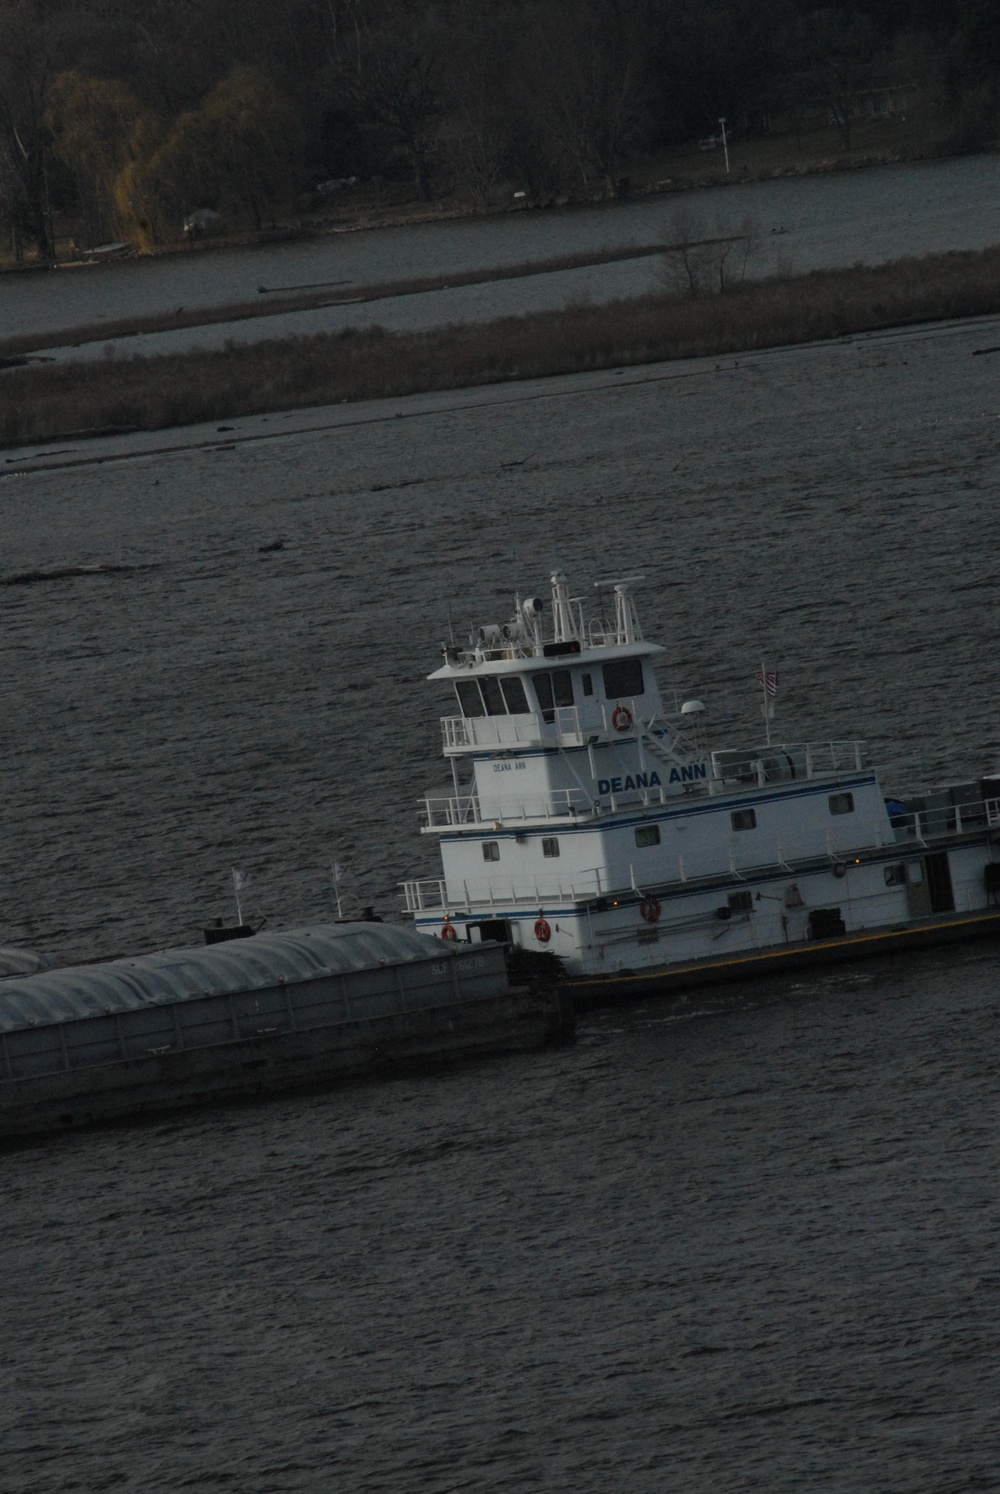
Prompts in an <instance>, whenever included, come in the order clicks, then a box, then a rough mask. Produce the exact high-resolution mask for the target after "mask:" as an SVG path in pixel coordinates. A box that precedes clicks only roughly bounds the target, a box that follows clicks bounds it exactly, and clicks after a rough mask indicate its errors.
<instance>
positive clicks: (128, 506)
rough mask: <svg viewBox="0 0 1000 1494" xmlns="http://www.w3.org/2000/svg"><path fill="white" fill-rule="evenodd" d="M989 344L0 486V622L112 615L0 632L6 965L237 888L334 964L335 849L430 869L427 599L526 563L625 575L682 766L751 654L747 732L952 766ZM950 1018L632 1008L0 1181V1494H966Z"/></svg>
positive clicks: (833, 995)
mask: <svg viewBox="0 0 1000 1494" xmlns="http://www.w3.org/2000/svg"><path fill="white" fill-rule="evenodd" d="M998 344H1000V325H998V324H997V323H996V322H993V323H988V322H987V323H982V324H978V325H973V326H963V327H952V328H941V329H932V330H929V331H928V330H917V331H915V332H910V333H906V334H899V335H891V336H884V337H879V338H870V339H863V340H858V341H854V342H847V343H843V344H838V345H836V346H832V347H826V348H816V349H798V350H793V351H789V352H776V353H773V354H768V355H765V356H761V357H758V358H747V359H740V360H739V361H738V362H736V361H734V360H731V359H730V360H726V361H724V362H723V363H721V364H719V365H716V364H715V363H714V362H713V361H712V360H706V361H702V362H698V363H690V364H684V365H673V366H663V367H659V368H651V369H646V370H629V371H628V372H627V373H626V374H623V375H622V376H621V377H616V376H615V375H614V374H613V373H612V374H602V375H600V376H581V377H577V378H574V379H567V380H560V381H547V382H545V383H538V384H534V385H523V386H517V387H510V388H504V389H497V390H479V391H475V392H472V393H469V394H461V393H459V394H454V395H439V396H433V397H428V398H424V399H419V400H409V401H398V402H392V403H388V404H386V405H370V406H367V407H354V408H351V409H350V410H348V409H347V408H346V407H344V408H342V409H340V410H334V411H314V412H305V413H302V414H298V415H296V416H294V417H289V418H287V419H284V418H278V417H272V418H271V419H270V420H262V419H257V420H253V421H249V420H248V421H246V422H234V428H233V429H232V430H226V431H224V432H219V431H217V430H216V429H215V428H214V427H211V428H204V429H200V430H197V431H191V432H186V433H173V434H171V435H170V436H158V437H151V438H142V439H139V438H134V439H130V440H126V441H120V442H118V443H116V444H110V445H106V446H104V447H101V448H91V447H88V448H86V449H84V450H78V451H77V452H73V451H71V450H69V449H68V448H51V449H50V450H49V451H48V452H47V453H40V454H36V455H28V456H25V454H24V453H16V454H8V457H9V459H8V460H6V461H3V463H2V465H0V470H2V471H4V472H5V473H7V474H8V475H6V476H5V477H4V479H3V480H2V481H0V502H2V504H3V512H4V525H3V545H2V551H0V580H3V579H7V580H8V581H9V580H10V579H11V578H12V577H13V576H15V575H17V574H24V573H26V572H30V571H38V570H40V569H44V568H51V567H69V566H81V565H86V564H94V563H99V564H104V565H109V566H110V565H114V566H121V567H125V568H126V569H123V570H120V571H115V572H113V573H112V572H108V573H106V574H103V575H90V576H76V577H66V578H64V579H62V580H48V581H37V580H36V581H34V582H31V583H27V582H21V583H18V584H12V585H4V586H0V610H2V617H3V625H4V626H3V638H4V661H5V687H6V708H5V711H4V713H3V741H2V752H0V804H2V811H0V812H2V816H3V835H2V837H0V869H2V882H3V886H4V889H5V903H4V912H5V933H4V938H5V940H6V941H7V942H15V941H23V942H28V943H34V944H36V945H37V946H39V947H43V948H48V949H51V950H53V951H55V952H56V953H58V954H61V955H63V956H64V957H69V956H72V955H77V956H90V955H96V954H100V953H108V952H113V951H115V950H119V949H136V948H141V947H144V946H147V945H149V944H154V943H161V944H162V943H170V942H182V941H184V940H186V939H195V938H196V937H197V933H198V928H199V926H200V924H201V922H202V921H203V919H205V918H207V917H211V916H214V915H215V914H217V913H226V912H228V911H229V906H230V905H229V901H228V898H229V884H228V873H229V869H230V867H232V866H233V865H239V866H242V867H244V868H246V869H248V870H249V871H250V873H251V876H252V879H253V880H252V882H251V885H250V888H248V893H252V900H251V905H250V911H251V912H252V913H254V914H258V915H265V914H266V915H267V916H268V917H269V918H270V919H271V920H272V922H273V923H275V924H278V925H285V926H289V925H291V924H293V923H295V922H299V921H302V922H305V921H309V920H311V919H318V918H322V917H327V916H329V912H330V908H331V898H330V887H329V872H328V863H329V858H330V856H331V855H332V854H336V855H337V856H338V859H340V860H341V861H343V862H344V863H345V864H346V865H347V867H348V880H347V881H346V882H345V891H346V892H347V895H348V897H349V900H350V902H351V903H352V904H354V905H358V904H361V903H363V902H372V901H374V902H376V903H377V904H378V905H379V906H380V907H381V908H382V909H383V911H386V912H389V911H391V909H392V907H393V906H394V903H393V897H392V894H391V891H390V889H391V888H392V886H393V884H394V883H395V881H396V879H397V878H398V877H400V876H403V875H413V874H415V873H419V872H426V873H429V872H431V871H432V870H433V867H434V861H433V855H432V851H431V848H430V847H428V846H426V845H424V844H423V843H422V842H421V841H420V838H419V837H418V835H417V834H416V831H415V828H414V817H413V801H414V800H415V799H416V797H417V796H418V795H419V794H420V793H421V792H422V791H423V790H424V789H425V788H426V787H427V786H428V785H430V784H433V783H434V782H436V781H440V780H442V779H443V776H444V775H443V773H442V772H441V770H440V769H439V767H438V761H439V760H438V742H437V716H438V715H439V714H440V713H441V711H442V710H443V709H447V702H445V701H442V700H440V699H439V698H438V697H437V696H436V695H435V692H434V690H433V689H432V688H431V687H429V686H426V685H425V684H424V683H423V679H422V676H423V675H424V673H426V672H427V671H428V670H429V669H431V668H433V667H434V665H435V662H436V657H435V655H436V644H437V642H438V640H440V639H441V638H443V637H445V636H446V635H447V603H448V600H449V599H450V600H451V601H452V603H453V610H454V615H455V619H456V625H458V624H459V620H461V621H462V623H464V622H465V620H466V619H467V620H469V621H471V620H473V619H474V620H475V621H476V622H477V623H478V622H483V621H493V620H502V619H503V617H504V616H505V615H506V609H507V605H508V595H509V592H510V591H511V590H512V589H513V587H514V586H515V585H518V584H519V585H520V586H521V587H522V588H530V589H531V590H542V589H544V583H545V575H546V570H547V567H548V566H549V564H550V563H552V562H556V561H558V562H560V563H561V564H563V565H564V566H565V567H566V568H567V569H568V570H569V571H570V573H571V576H572V577H573V578H574V580H575V581H576V582H577V583H578V585H579V587H580V589H581V590H583V588H584V587H585V586H586V585H588V584H589V581H590V580H591V579H592V578H593V577H594V575H596V574H598V573H599V574H601V575H605V576H606V575H609V574H615V573H619V574H620V573H621V572H626V573H634V572H635V571H637V570H640V571H642V572H644V573H645V575H646V576H647V578H648V579H647V582H646V585H645V587H644V588H643V589H642V593H643V597H644V605H643V616H644V620H645V622H646V626H647V631H648V632H649V633H650V634H651V635H652V636H654V637H657V638H659V639H661V640H662V641H663V642H664V643H665V644H666V647H667V653H666V655H665V659H664V665H663V668H662V670H661V674H662V678H663V683H664V684H665V686H667V688H668V689H670V688H672V687H674V686H676V688H677V690H678V692H679V693H680V695H681V696H682V698H683V697H685V696H687V695H690V694H693V693H697V694H698V695H699V696H700V697H701V698H702V699H703V700H705V701H706V702H707V703H708V704H709V706H710V708H711V710H712V712H713V716H714V718H715V720H716V723H717V727H718V730H719V731H720V733H724V734H726V735H729V734H732V733H736V732H741V726H742V723H744V722H746V723H750V722H751V721H752V715H753V711H754V709H755V704H756V702H755V688H754V682H753V672H754V669H755V668H756V667H757V666H758V664H759V660H760V658H761V655H762V652H763V653H765V654H766V656H767V658H768V660H769V662H770V661H773V662H774V663H775V664H776V665H777V667H778V668H779V670H780V675H781V693H780V697H779V710H780V713H781V719H782V721H783V722H784V723H785V724H786V726H787V729H788V731H789V733H790V734H795V735H800V734H804V735H808V736H812V737H814V738H815V737H824V736H837V737H838V738H843V737H845V736H851V735H854V734H865V735H867V736H868V738H869V740H870V741H871V742H872V743H873V748H874V751H875V755H876V757H877V758H879V759H881V760H903V759H918V760H920V761H922V762H923V763H924V764H925V766H926V767H927V768H928V770H929V771H930V772H931V774H932V776H933V773H934V772H935V771H937V772H941V771H944V772H945V773H946V774H947V775H948V776H952V775H953V776H958V775H960V774H964V773H968V772H973V771H977V770H978V769H979V768H981V767H982V766H983V765H994V764H995V763H996V760H997V752H998V726H997V714H996V665H995V658H996V632H997V608H996V601H997V588H998V586H1000V580H998V578H997V575H996V568H995V554H996V551H997V540H998V526H1000V517H998V514H997V508H996V501H995V495H996V492H997V486H998V477H1000V460H998V457H1000V425H998V417H1000V402H998V399H997V384H996V362H995V357H991V356H984V357H973V356H972V354H973V351H974V350H975V349H976V348H980V347H989V346H996V345H998ZM996 356H1000V355H996ZM154 447H160V448H163V450H161V451H160V453H159V454H154V453H153V450H152V448H154ZM102 454H103V455H104V456H106V457H107V458H108V460H106V461H103V462H98V463H96V464H92V465H81V463H83V462H88V461H90V460H91V459H92V458H93V457H94V456H95V455H102ZM514 463H516V464H517V465H512V464H514ZM279 536H280V537H281V538H283V540H284V549H283V550H280V551H272V552H268V553H261V551H260V548H259V547H260V546H262V545H266V544H268V543H269V542H271V541H273V540H274V539H275V538H277V537H279ZM730 717H731V718H733V720H732V721H731V722H728V723H727V721H726V718H730ZM889 776H890V780H892V777H893V775H892V772H891V771H890V775H889ZM996 974H997V964H996V956H995V954H994V953H993V951H992V949H991V948H990V947H989V946H984V947H982V948H975V947H973V948H970V949H967V950H965V951H960V952H958V953H956V952H948V953H936V954H932V955H929V956H925V957H922V958H917V957H913V958H910V959H902V960H898V961H894V962H888V963H886V964H883V965H878V964H875V965H872V966H866V967H859V968H857V969H854V970H848V971H844V972H838V973H836V974H833V975H829V976H819V977H816V978H811V979H809V980H808V981H804V982H801V983H799V984H794V985H793V984H780V985H775V986H774V987H769V986H767V985H764V984H762V985H760V986H758V987H754V988H750V989H749V990H746V991H742V992H739V993H737V994H734V995H729V996H726V997H724V998H723V999H721V1000H717V1001H716V1000H710V999H708V998H707V997H706V998H701V997H699V998H697V999H692V1001H691V1002H690V1003H688V1004H687V1005H686V1006H682V1007H680V1008H669V1007H666V1006H657V1005H656V1003H649V1004H648V1005H646V1006H643V1007H633V1008H630V1009H628V1010H626V1011H623V1012H621V1013H615V1014H603V1015H594V1016H590V1017H588V1018H587V1019H586V1020H585V1021H584V1023H583V1027H582V1032H581V1038H580V1041H579V1043H578V1044H577V1046H576V1047H575V1048H572V1049H568V1050H560V1051H555V1052H550V1053H545V1054H540V1055H529V1056H524V1057H521V1058H515V1059H510V1060H503V1061H499V1062H495V1063H490V1064H484V1065H477V1066H471V1067H469V1068H466V1069H464V1070H461V1071H458V1072H454V1073H451V1074H448V1075H446V1076H440V1077H438V1078H433V1079H431V1078H423V1079H414V1080H406V1081H397V1082H391V1083H385V1084H378V1085H372V1086H368V1087H357V1088H350V1089H341V1090H338V1091H334V1092H332V1093H330V1094H327V1095H320V1096H315V1097H312V1098H308V1099H302V1098H295V1099H283V1100H279V1101H277V1102H272V1103H269V1104H266V1105H262V1106H259V1107H248V1108H245V1109H230V1110H226V1111H220V1112H211V1113H203V1114H200V1115H196V1116H193V1117H182V1118H179V1119H176V1120H172V1121H171V1122H169V1123H168V1124H163V1125H158V1126H148V1127H132V1128H123V1129H120V1130H106V1131H102V1132H97V1133H94V1134H92V1135H81V1136H77V1137H66V1138H60V1139H55V1140H49V1141H45V1142H42V1143H38V1144H36V1145H31V1146H27V1147H24V1148H22V1149H19V1150H15V1151H13V1152H10V1153H9V1154H7V1155H6V1156H5V1157H4V1158H3V1159H0V1179H2V1182H0V1187H2V1190H3V1191H2V1195H0V1197H2V1201H3V1207H2V1210H0V1281H2V1283H3V1286H2V1293H3V1296H2V1302H3V1335H2V1339H0V1363H2V1365H3V1376H2V1380H0V1397H2V1399H0V1487H2V1488H3V1489H5V1490H6V1489H10V1490H12V1491H13V1490H17V1491H18V1494H21V1491H39V1494H43V1491H44V1494H49V1491H57V1490H59V1491H61V1490H70V1489H86V1490H97V1489H103V1488H109V1489H110V1488H119V1489H126V1490H135V1491H140V1490H141V1491H144V1494H147V1491H151V1490H157V1491H161V1490H162V1491H173V1490H176V1489H178V1488H192V1489H204V1490H215V1489H223V1488H235V1489H240V1490H244V1489H246V1490H251V1491H254V1494H256V1491H265V1490H268V1491H269V1490H303V1489H309V1490H312V1489H317V1490H319V1489H327V1488H337V1489H345V1490H347V1489H350V1490H354V1489H365V1490H380V1491H381V1490H385V1491H397V1490H398V1491H411V1490H412V1491H417V1490H421V1491H422V1490H433V1491H445V1490H454V1489H475V1490H486V1489H493V1488H509V1489H511V1490H520V1489H523V1488H528V1487H534V1486H536V1485H537V1486H539V1487H547V1488H553V1489H559V1490H567V1491H569V1490H594V1491H601V1490H607V1489H614V1490H623V1491H624V1490H628V1491H632V1490H641V1491H660V1490H668V1489H669V1490H673V1489H677V1490H684V1491H686V1490H691V1489H695V1490H703V1489H704V1490H715V1489H726V1490H733V1491H736V1490H744V1489H747V1488H754V1487H757V1488H762V1489H768V1490H787V1491H796V1494H797V1491H800V1490H802V1489H823V1490H826V1489H837V1490H871V1489H878V1490H892V1491H904V1490H905V1491H910V1490H914V1491H915V1490H921V1491H923V1490H927V1491H937V1490H945V1489H947V1490H959V1489H963V1490H964V1489H973V1488H989V1487H995V1486H996V1481H997V1476H996V1468H997V1466H998V1458H1000V1428H998V1425H997V1412H996V1405H995V1394H994V1391H993V1384H994V1380H995V1374H996V1370H997V1363H996V1359H997V1342H998V1330H1000V1303H998V1289H1000V1274H998V1271H997V1266H996V1238H997V1224H998V1206H997V1197H996V1176H997V1168H998V1164H1000V1156H998V1142H997V1135H996V1127H995V1115H996V1090H997V1056H996V1055H997V1044H996V1037H997V1012H998V1003H997V991H998V987H997V979H996Z"/></svg>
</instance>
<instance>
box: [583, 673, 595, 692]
mask: <svg viewBox="0 0 1000 1494" xmlns="http://www.w3.org/2000/svg"><path fill="white" fill-rule="evenodd" d="M581 679H582V680H583V693H584V695H593V693H594V681H593V678H592V676H591V675H589V674H584V675H581Z"/></svg>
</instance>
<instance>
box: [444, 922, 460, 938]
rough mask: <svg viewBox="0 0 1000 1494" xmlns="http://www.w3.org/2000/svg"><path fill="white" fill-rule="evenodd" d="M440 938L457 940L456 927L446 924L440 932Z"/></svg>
mask: <svg viewBox="0 0 1000 1494" xmlns="http://www.w3.org/2000/svg"><path fill="white" fill-rule="evenodd" d="M441 938H442V939H457V938H458V929H456V927H455V925H454V924H453V923H446V924H445V926H444V928H443V929H442V930H441Z"/></svg>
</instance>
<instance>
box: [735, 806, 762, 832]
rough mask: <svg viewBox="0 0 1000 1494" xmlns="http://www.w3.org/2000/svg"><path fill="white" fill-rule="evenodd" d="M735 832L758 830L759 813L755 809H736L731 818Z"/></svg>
mask: <svg viewBox="0 0 1000 1494" xmlns="http://www.w3.org/2000/svg"><path fill="white" fill-rule="evenodd" d="M729 818H730V821H731V822H732V826H733V829H734V830H756V828H757V813H756V811H755V810H753V809H734V810H733V812H732V814H731V815H730V816H729Z"/></svg>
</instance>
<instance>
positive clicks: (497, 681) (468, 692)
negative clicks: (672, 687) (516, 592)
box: [429, 571, 663, 756]
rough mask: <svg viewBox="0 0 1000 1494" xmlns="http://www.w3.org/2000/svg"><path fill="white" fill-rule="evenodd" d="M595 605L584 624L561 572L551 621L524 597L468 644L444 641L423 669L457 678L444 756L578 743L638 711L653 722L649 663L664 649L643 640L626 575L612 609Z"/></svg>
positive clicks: (609, 733)
mask: <svg viewBox="0 0 1000 1494" xmlns="http://www.w3.org/2000/svg"><path fill="white" fill-rule="evenodd" d="M609 584H610V583H609ZM598 605H599V607H600V608H601V610H600V612H599V615H598V616H596V617H594V618H591V619H590V620H589V621H588V619H587V618H586V616H585V614H584V610H583V602H582V600H581V599H580V598H578V597H571V596H570V595H569V587H568V585H567V582H566V578H565V576H563V574H562V572H560V571H557V572H555V573H554V575H553V577H552V602H551V623H550V624H549V626H548V627H546V608H547V604H546V603H545V602H544V601H543V600H542V598H540V597H528V598H527V599H526V600H524V601H516V603H515V614H514V617H513V619H512V620H511V621H510V622H507V623H503V624H499V623H487V624H485V625H484V626H483V627H481V628H480V629H479V630H478V634H477V635H476V637H475V638H474V639H472V640H470V643H469V645H468V647H466V648H459V647H456V646H455V645H454V644H452V645H450V646H448V647H446V648H445V650H444V655H445V662H444V664H443V665H442V666H441V668H440V669H436V670H435V671H434V673H433V674H431V675H430V676H429V678H430V679H432V680H444V681H447V682H449V683H450V684H452V685H453V687H454V689H455V694H456V697H457V701H458V705H459V709H460V712H461V714H460V715H458V716H447V717H445V718H443V720H442V736H443V741H442V746H443V749H444V752H445V755H446V756H454V755H460V754H465V753H472V754H475V753H481V752H483V751H487V752H489V751H494V752H495V751H496V750H497V749H498V748H499V749H500V750H508V751H510V750H513V751H518V750H529V749H532V748H535V749H537V748H540V747H541V748H544V747H555V748H559V747H567V746H573V747H582V746H584V745H585V744H586V743H588V742H595V741H598V740H615V739H616V738H618V737H621V736H624V735H627V734H628V732H629V730H630V729H631V728H632V726H633V725H634V723H635V720H636V718H637V716H638V715H639V714H640V713H641V715H642V716H643V717H644V718H645V719H646V721H647V722H651V721H652V720H654V719H656V718H657V717H658V716H659V715H660V714H661V703H660V696H659V690H658V687H657V684H656V678H655V676H654V674H653V671H652V668H651V667H649V664H648V661H649V660H650V659H651V657H652V656H653V655H656V654H659V653H662V652H663V649H662V648H661V647H660V645H659V644H656V643H647V642H646V640H645V639H644V638H643V636H642V630H641V628H640V626H639V619H638V616H637V613H636V610H635V604H634V602H633V600H632V596H631V593H630V592H629V586H628V582H624V581H620V582H617V583H615V585H614V608H613V616H612V615H607V610H606V609H604V608H603V604H602V603H600V602H599V604H598Z"/></svg>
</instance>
